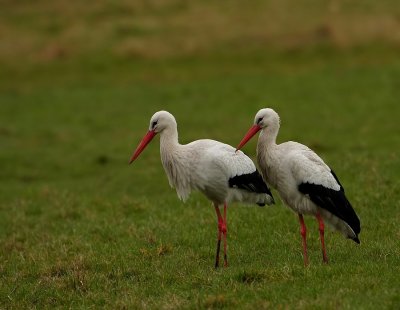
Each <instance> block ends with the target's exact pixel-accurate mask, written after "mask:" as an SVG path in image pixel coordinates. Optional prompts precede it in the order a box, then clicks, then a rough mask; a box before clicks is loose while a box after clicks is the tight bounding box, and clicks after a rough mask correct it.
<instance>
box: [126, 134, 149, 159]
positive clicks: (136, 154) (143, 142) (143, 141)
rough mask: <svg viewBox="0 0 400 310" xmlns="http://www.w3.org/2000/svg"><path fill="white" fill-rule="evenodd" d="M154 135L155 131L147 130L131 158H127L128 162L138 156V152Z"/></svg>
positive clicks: (140, 151)
mask: <svg viewBox="0 0 400 310" xmlns="http://www.w3.org/2000/svg"><path fill="white" fill-rule="evenodd" d="M155 135H156V132H155V131H154V130H149V131H148V132H147V134H146V135H145V136H144V137H143V139H142V141H140V144H139V145H138V147H137V148H136V150H135V153H133V155H132V157H131V159H130V160H129V163H130V164H131V163H132V162H133V161H134V160H135V159H136V158H138V157H139V155H140V153H142V151H143V150H144V149H145V148H146V146H147V144H149V143H150V141H151V140H153V138H154V136H155Z"/></svg>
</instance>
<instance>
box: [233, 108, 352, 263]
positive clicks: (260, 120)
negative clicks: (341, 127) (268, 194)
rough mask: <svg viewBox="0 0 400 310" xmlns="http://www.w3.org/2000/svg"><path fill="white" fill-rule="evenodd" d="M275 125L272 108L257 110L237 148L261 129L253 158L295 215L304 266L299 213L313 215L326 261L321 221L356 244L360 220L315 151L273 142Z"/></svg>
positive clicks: (278, 122) (297, 145) (305, 256)
mask: <svg viewBox="0 0 400 310" xmlns="http://www.w3.org/2000/svg"><path fill="white" fill-rule="evenodd" d="M279 127H280V119H279V115H278V114H277V113H276V112H275V111H274V110H272V109H261V110H260V111H258V112H257V114H256V116H255V119H254V125H253V126H252V127H251V128H250V129H249V131H248V132H247V134H246V135H245V136H244V138H243V140H242V141H241V142H240V144H239V146H238V147H237V149H238V150H239V149H241V148H242V147H243V145H245V144H246V143H247V141H249V140H250V139H251V137H253V136H254V135H255V134H256V133H257V132H258V131H261V132H260V136H259V138H258V144H257V161H258V164H259V167H260V169H261V173H262V175H263V177H264V180H266V181H267V183H268V184H270V185H271V186H272V187H273V188H275V189H276V190H277V191H278V192H279V195H280V196H281V198H282V200H283V201H284V203H285V204H286V205H288V206H289V207H290V208H292V209H293V211H295V212H296V213H298V215H299V221H300V225H301V229H300V233H301V236H302V239H303V253H304V264H305V265H308V256H307V243H306V226H305V224H304V219H303V214H311V215H314V216H315V217H316V218H317V220H318V223H319V232H320V239H321V247H322V257H323V261H324V262H325V263H327V262H328V257H327V255H326V250H325V241H324V221H326V222H327V223H329V224H330V225H331V226H333V228H334V229H336V230H338V231H340V232H342V233H343V235H344V236H345V237H347V238H350V239H352V240H354V241H355V242H357V243H360V240H359V239H358V234H359V233H360V220H359V218H358V216H357V214H356V212H355V211H354V209H353V208H352V206H351V204H350V202H349V201H348V200H347V198H346V196H345V193H344V188H343V187H342V185H341V184H340V182H339V179H338V178H337V176H336V175H335V173H334V172H333V170H331V169H330V168H329V167H328V166H327V165H326V164H325V163H324V161H323V160H322V159H321V158H320V157H319V156H318V155H317V154H315V153H314V152H313V151H312V150H310V149H309V148H308V147H307V146H305V145H302V144H300V143H297V142H292V141H289V142H285V143H281V144H276V137H277V135H278V131H279Z"/></svg>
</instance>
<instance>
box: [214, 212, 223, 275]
mask: <svg viewBox="0 0 400 310" xmlns="http://www.w3.org/2000/svg"><path fill="white" fill-rule="evenodd" d="M214 207H215V212H216V213H217V218H218V240H217V254H216V255H215V268H218V266H219V251H220V248H221V233H222V224H223V222H224V220H223V219H222V216H221V212H220V211H219V206H218V205H216V204H214Z"/></svg>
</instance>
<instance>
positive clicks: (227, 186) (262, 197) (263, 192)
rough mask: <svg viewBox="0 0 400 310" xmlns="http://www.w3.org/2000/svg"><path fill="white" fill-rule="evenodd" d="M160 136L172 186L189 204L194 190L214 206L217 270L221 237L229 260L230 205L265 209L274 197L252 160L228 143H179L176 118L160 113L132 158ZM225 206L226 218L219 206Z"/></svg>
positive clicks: (154, 116) (151, 121) (206, 141)
mask: <svg viewBox="0 0 400 310" xmlns="http://www.w3.org/2000/svg"><path fill="white" fill-rule="evenodd" d="M157 133H160V154H161V162H162V165H163V167H164V170H165V172H166V174H167V177H168V180H169V184H170V185H171V186H172V187H174V188H175V189H176V192H177V194H178V197H179V198H180V199H182V200H183V201H185V200H186V199H187V198H188V197H189V194H190V192H191V191H192V190H198V191H200V192H202V193H203V194H204V195H205V196H206V197H207V198H208V199H209V200H211V201H212V202H213V204H214V207H215V211H216V213H217V217H218V243H217V255H216V262H215V265H216V267H217V266H218V264H219V248H220V243H221V235H223V236H224V260H225V265H227V257H226V230H227V224H226V212H227V205H228V203H230V202H234V201H239V202H245V203H253V204H258V205H260V206H263V205H265V204H272V203H273V202H274V201H273V198H272V194H271V192H270V190H269V188H268V187H267V185H266V184H265V183H264V181H263V179H262V177H261V175H260V174H259V173H258V171H257V170H256V167H255V165H254V163H253V162H252V160H251V159H250V158H249V157H247V156H246V155H245V154H244V153H242V152H235V149H234V148H233V147H232V146H230V145H227V144H224V143H221V142H218V141H214V140H208V139H204V140H197V141H194V142H191V143H189V144H185V145H182V144H180V143H179V142H178V131H177V124H176V121H175V118H174V117H173V115H172V114H170V113H168V112H166V111H159V112H157V113H155V114H154V115H153V117H152V118H151V120H150V127H149V132H148V134H147V135H146V136H145V137H144V138H143V140H142V142H141V143H140V145H139V146H138V148H137V149H136V151H135V153H134V155H133V156H132V158H131V162H132V161H133V160H135V159H136V158H137V157H138V156H139V154H140V153H141V152H142V151H143V149H144V148H145V147H146V145H147V144H148V143H149V142H150V141H151V139H152V138H153V137H154V136H155V135H156V134H157ZM220 205H224V214H223V216H222V215H221V213H220V209H219V206H220Z"/></svg>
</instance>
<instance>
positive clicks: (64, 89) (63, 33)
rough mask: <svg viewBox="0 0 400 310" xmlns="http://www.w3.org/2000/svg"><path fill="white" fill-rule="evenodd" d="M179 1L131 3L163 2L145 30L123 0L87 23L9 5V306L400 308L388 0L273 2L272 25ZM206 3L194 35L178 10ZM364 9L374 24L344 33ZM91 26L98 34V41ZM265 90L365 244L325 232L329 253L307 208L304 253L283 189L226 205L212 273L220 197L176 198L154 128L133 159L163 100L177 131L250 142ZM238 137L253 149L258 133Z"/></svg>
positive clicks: (4, 216) (1, 187)
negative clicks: (329, 178) (252, 202)
mask: <svg viewBox="0 0 400 310" xmlns="http://www.w3.org/2000/svg"><path fill="white" fill-rule="evenodd" d="M172 2H173V1H169V0H168V1H167V0H165V1H164V2H160V3H163V5H160V7H157V5H156V4H153V5H154V6H155V7H151V6H150V7H146V6H144V7H140V6H139V8H134V9H133V11H135V10H138V12H140V13H141V12H145V13H146V12H147V13H146V14H149V15H146V14H144V15H143V16H144V17H143V19H142V20H139V21H140V22H138V25H136V26H137V28H133V30H132V29H131V25H130V24H126V23H124V22H123V21H126V20H129V18H128V16H127V13H126V10H122V9H121V8H119V7H118V6H117V5H116V4H114V5H111V2H110V3H107V4H105V7H106V9H107V10H104V11H102V10H101V9H102V8H101V7H97V6H96V8H97V9H98V12H96V14H95V15H93V16H92V15H90V16H86V17H87V20H88V21H89V22H88V24H90V23H91V22H92V23H93V25H94V27H93V28H91V27H88V28H85V27H83V26H82V25H81V24H80V23H79V22H77V21H76V20H75V18H76V15H75V13H74V11H73V10H69V9H67V8H69V7H68V6H67V7H62V6H61V7H60V8H58V9H59V11H57V10H56V11H55V12H58V14H62V15H57V14H54V11H52V10H49V11H46V10H44V8H47V7H49V8H52V5H55V4H53V2H50V1H46V0H43V1H41V2H40V3H41V5H42V6H43V7H42V9H43V11H41V12H44V13H43V15H40V14H39V13H38V12H37V11H36V12H34V11H32V10H34V9H35V6H34V5H30V4H29V3H25V4H21V5H20V7H18V9H13V10H11V9H9V8H10V6H6V7H5V8H8V10H7V9H4V10H2V13H0V17H3V18H4V19H3V23H2V24H1V25H0V26H2V27H0V30H1V31H2V33H3V34H6V35H7V34H9V35H10V36H9V37H8V39H4V41H2V42H3V43H2V44H0V56H1V57H0V69H1V71H2V73H1V74H0V309H3V308H4V309H8V308H9V309H22V308H37V309H43V308H55V307H59V308H73V309H76V308H82V309H86V308H108V309H139V308H140V309H141V308H149V309H177V308H178V309H180V308H183V309H187V308H189V309H193V308H198V309H205V308H227V309H235V308H237V309H239V308H243V309H268V308H269V309H276V308H278V309H280V308H284V309H286V308H289V309H291V308H296V309H297V308H299V309H309V308H317V309H399V308H400V280H399V274H400V246H399V244H400V242H399V241H400V228H399V223H400V181H399V175H400V156H399V151H400V125H399V118H400V104H399V98H400V59H399V57H398V56H399V53H400V50H399V48H398V45H396V42H397V41H396V40H397V39H396V38H397V37H396V32H395V31H392V32H390V31H387V30H388V29H392V28H391V25H393V24H391V23H392V22H393V20H392V19H390V18H389V19H384V18H383V17H384V16H386V15H385V14H389V15H390V13H391V12H392V11H391V9H390V8H391V3H392V1H382V2H379V4H376V6H377V7H376V9H377V12H378V13H379V14H377V15H376V16H377V17H376V16H375V15H374V14H370V13H371V12H370V11H371V10H372V9H373V5H372V3H373V2H372V1H367V2H365V3H367V4H365V8H364V9H365V12H366V13H365V14H366V15H365V16H367V17H368V18H367V17H365V16H363V15H362V14H360V15H357V14H355V13H354V12H356V13H357V10H356V9H355V8H354V7H351V6H350V7H349V8H350V10H349V11H346V10H342V11H340V10H339V13H335V14H339V15H340V14H343V16H344V17H343V16H342V17H343V18H342V19H341V18H338V19H337V20H338V21H339V22H338V23H337V24H335V23H333V26H331V25H329V27H325V26H326V25H325V26H324V25H322V26H323V27H322V28H321V27H320V24H319V19H316V22H314V21H315V20H314V19H312V18H308V17H310V16H309V15H308V14H311V15H313V14H314V17H315V16H319V15H318V14H319V13H320V11H319V8H320V7H319V6H316V7H314V10H315V12H314V11H313V10H311V11H310V10H307V9H306V7H302V9H303V10H302V11H301V12H300V13H298V14H299V15H296V16H297V18H294V19H293V20H292V19H290V22H289V20H288V21H287V22H286V23H285V22H284V21H285V19H284V18H283V17H282V16H281V15H279V14H284V10H281V9H279V8H280V6H279V5H277V4H276V3H278V2H276V1H271V2H269V4H268V5H270V6H271V8H270V9H271V10H270V11H268V10H265V12H267V13H268V14H272V15H273V16H272V17H274V18H275V20H274V22H275V23H276V25H280V26H282V29H280V28H279V27H276V28H274V27H270V28H268V29H269V30H268V31H269V32H268V33H267V35H266V37H263V36H262V33H261V32H260V31H259V29H261V28H259V27H257V25H258V24H260V25H262V23H263V21H264V20H265V16H264V15H263V12H264V11H263V10H261V7H262V5H263V4H262V2H261V1H257V3H258V5H259V6H261V7H259V9H257V6H256V7H255V8H253V9H250V8H248V7H246V9H245V10H244V11H243V15H240V13H241V10H240V4H239V3H236V2H235V3H236V4H235V5H234V6H233V8H232V10H227V11H226V15H223V14H225V13H221V12H225V10H224V8H225V7H224V5H221V7H219V5H218V7H217V12H218V14H217V13H216V14H214V15H213V14H211V13H210V12H213V11H212V10H210V8H209V7H208V6H213V4H211V2H205V3H207V4H206V7H201V6H200V8H198V7H197V6H196V5H194V4H184V3H183V2H182V3H183V4H182V3H181V2H179V1H176V3H175V2H173V4H172V6H169V5H166V4H171V3H172ZM303 2H304V1H303ZM331 2H332V3H333V5H334V4H335V3H336V2H335V1H331ZM71 3H74V5H77V3H78V2H76V3H75V2H74V1H72V2H71ZM99 3H100V2H99ZM101 3H103V2H101ZM104 3H105V2H104ZM121 3H122V2H121ZM123 3H125V4H127V3H128V2H123ZM138 3H143V1H138ZM188 3H189V2H188ZM284 3H286V2H284ZM338 3H339V2H338ZM345 3H347V2H345ZM368 3H369V4H368ZM393 3H395V2H393ZM175 4H176V6H175ZM71 5H72V4H71ZM181 5H183V6H181ZM185 5H187V6H188V7H186V6H185ZM285 5H286V6H289V7H290V4H289V2H288V3H286V4H285ZM192 6H193V7H192ZM299 6H300V5H299ZM343 6H344V7H345V5H343ZM78 8H79V5H78ZM85 8H86V7H85ZM335 10H336V9H335ZM335 10H333V11H334V12H337V11H335ZM397 10H398V9H397ZM153 11H154V12H155V13H154V12H153ZM256 11H257V12H259V14H257V12H256ZM77 12H79V14H78V15H77V16H78V17H79V16H80V15H84V14H86V13H87V12H86V11H85V10H84V8H82V10H78V11H77ZM85 12H86V13H85ZM106 12H111V13H109V14H108V13H107V14H106ZM135 12H136V11H135ZM149 12H150V13H149ZM187 12H189V13H190V14H189V13H187ZM205 12H208V13H210V19H209V20H205V19H204V20H200V21H199V25H200V26H198V27H197V26H196V25H197V24H196V23H192V24H191V25H192V27H193V28H191V29H190V31H194V33H195V34H196V35H197V36H200V39H198V38H197V39H196V40H197V41H196V40H195V39H193V41H191V40H192V37H191V36H190V34H191V32H190V31H188V32H183V31H182V29H181V28H180V27H182V25H181V24H186V23H188V22H189V21H191V20H194V17H197V18H198V16H202V14H204V13H205ZM271 12H272V13H271ZM363 12H364V11H363ZM45 13H46V14H45ZM350 13H351V14H350ZM367 13H368V14H367ZM395 13H396V11H395V9H393V14H395ZM102 14H103V15H102ZM175 14H176V16H175ZM221 14H222V15H221ZM302 14H303V15H302ZM304 14H305V15H304ZM352 14H354V16H355V17H354V16H352ZM39 15H40V16H41V17H42V18H43V19H40V18H37V17H38V16H39ZM333 15H334V14H333ZM339 15H338V16H339ZM52 16H62V17H63V18H65V19H66V21H67V22H65V21H64V20H63V19H61V22H59V21H58V19H56V18H55V17H52ZM110 16H111V17H112V18H111V21H112V22H114V23H111V22H110V23H107V22H104V23H100V22H98V21H99V20H103V19H106V21H109V20H108V19H107V18H109V17H110ZM149 16H150V17H154V16H156V17H157V18H154V20H152V19H151V18H150V19H148V17H149ZM221 16H222V17H224V16H225V17H226V19H225V18H221ZM237 16H242V18H243V20H241V19H236V17H237ZM243 16H244V17H243ZM253 16H256V17H255V18H254V19H253ZM335 16H336V15H334V16H333V17H332V16H331V17H332V18H334V17H335ZM340 16H341V15H340ZM390 16H391V15H390ZM353 17H354V18H353ZM375 17H376V18H375ZM21 18H22V19H21ZM119 18H125V19H124V20H120V19H119ZM357 18H358V19H357ZM321 19H323V18H321ZM159 20H161V22H159V23H154V21H159ZM299 20H306V21H307V22H306V23H305V24H301V25H302V27H300V28H299V29H298V31H299V33H297V32H296V31H297V27H296V22H299ZM334 20H335V19H334ZM21 21H22V22H21ZM63 21H64V22H65V23H64V22H63ZM221 21H223V22H221ZM361 21H363V22H365V23H366V25H369V26H370V27H369V28H368V27H366V28H365V29H364V28H362V30H363V31H364V30H365V33H364V32H363V31H359V28H357V27H353V28H352V29H353V30H354V29H355V30H354V31H353V32H351V31H349V32H346V30H345V29H347V28H346V27H349V28H351V27H350V26H349V25H348V24H346V23H350V25H353V24H352V23H353V22H354V24H355V25H359V23H360V25H361V24H362V23H361ZM20 22H21V23H20ZM152 22H153V23H152ZM163 22H165V25H166V26H165V29H164V28H163ZM237 22H239V25H240V24H242V25H246V27H245V26H243V27H239V26H238V24H237ZM279 22H280V24H279ZM75 23H76V24H75ZM180 23H181V24H180ZM275 23H272V24H273V25H275ZM393 23H394V22H393ZM70 24H72V25H75V27H71V29H69V28H68V27H66V26H65V25H70ZM299 24H300V23H299ZM10 25H13V26H12V27H11V26H10ZM100 25H102V26H103V27H104V28H101V27H100ZM110 25H116V26H115V27H116V34H114V35H113V34H112V33H113V32H112V31H111V30H110V29H111V26H110ZM232 25H236V26H235V27H236V28H235V27H233V28H231V27H230V26H232ZM396 25H397V24H396ZM8 26H9V27H8ZM64 26H65V29H64V28H63V27H64ZM80 26H82V27H81V28H80ZM97 26H99V27H100V28H96V27H97ZM217 26H220V27H222V28H223V27H226V29H225V30H226V32H224V29H220V28H218V29H220V30H219V31H215V32H213V31H212V30H213V29H214V28H213V27H217ZM345 26H346V27H345ZM353 26H354V25H353ZM7 27H8V28H7ZM196 27H197V28H196ZM202 27H205V30H204V29H203V28H202ZM284 27H286V28H284ZM386 27H388V28H386ZM67 28H68V29H67ZM82 29H86V31H87V32H88V33H90V34H92V32H91V31H89V30H90V29H98V30H99V31H97V32H96V31H93V37H92V36H89V37H90V38H91V39H92V40H86V39H87V38H88V37H86V35H87V34H84V35H82V37H81V36H80V33H79V30H82ZM285 29H286V30H285ZM357 29H358V30H357ZM114 30H115V29H114ZM128 30H129V31H128ZM281 30H282V31H281ZM284 30H285V31H286V32H285V31H284ZM356 30H357V31H356ZM367 30H369V31H370V33H368V31H367ZM372 30H374V31H372ZM132 31H133V32H132ZM164 31H165V32H164ZM240 31H242V32H240ZM280 31H281V33H280ZM308 31H310V32H311V33H312V35H311V36H308V34H309V33H308ZM238 33H239V34H238ZM282 33H283V37H284V38H285V40H280V39H279V38H280V35H282ZM208 34H209V37H208ZM305 34H307V35H305ZM361 34H362V35H361ZM383 34H385V35H387V36H386V37H385V36H384V35H383ZM58 35H59V37H57V36H58ZM103 35H104V37H105V38H106V39H105V40H104V41H102V40H101V38H102V36H103ZM235 35H237V36H238V37H235ZM364 35H365V36H364ZM368 35H371V37H370V38H368V40H367V39H366V37H368ZM115 36H116V37H115ZM119 36H120V37H119ZM130 36H132V37H135V36H136V37H138V38H139V40H138V41H135V40H133V41H130V40H129V37H130ZM375 36H376V37H377V38H378V39H376V37H375ZM10 37H12V38H14V37H15V38H20V39H21V41H20V43H21V44H20V45H15V46H13V44H12V43H10V42H14V41H12V40H9V38H10ZM121 37H123V39H126V41H124V40H122V39H121ZM164 37H165V38H166V40H164ZM298 37H300V39H299V41H302V40H304V41H305V42H306V43H305V44H304V45H303V43H302V44H300V45H297V43H298V42H297V38H298ZM55 38H58V39H59V41H57V40H56V39H55ZM85 38H86V39H85ZM182 38H183V39H182ZM310 38H311V39H310ZM181 39H182V41H181ZM186 39H188V41H185V40H186ZM208 39H209V40H208ZM69 40H72V41H69ZM75 40H76V41H75ZM113 40H114V41H113ZM224 40H225V41H224ZM268 40H271V41H268ZM293 40H294V41H296V42H295V43H293V42H292V41H293ZM308 40H316V42H309V41H308ZM335 40H336V41H335ZM380 40H382V41H380ZM47 41H48V42H47ZM119 41H121V42H122V43H121V44H119V43H118V42H119ZM254 41H256V42H257V43H256V44H253V43H254ZM281 41H283V43H282V45H280V43H281ZM288 41H290V42H289V43H288ZM43 42H47V43H49V42H50V43H49V44H48V45H46V44H44V46H45V48H44V49H43V50H42V49H41V48H39V47H38V46H40V44H41V43H43ZM99 42H100V43H99ZM116 42H117V43H118V44H116ZM170 42H171V45H170V44H169V43H170ZM209 42H212V44H211V43H209ZM221 42H222V43H221ZM277 42H278V43H277ZM302 42H303V41H302ZM351 42H353V43H354V42H355V43H354V45H353V44H352V43H351ZM393 42H394V43H393ZM287 43H288V45H286V44H287ZM96 44H98V45H96ZM108 44H110V46H114V47H115V49H112V48H111V49H110V50H107V49H105V48H104V46H108ZM112 44H114V45H112ZM180 44H182V45H180ZM196 44H198V45H196ZM269 44H271V46H272V47H271V48H269ZM81 46H82V54H80V51H81V50H80V47H81ZM96 46H100V47H101V48H100V49H99V51H98V52H97V50H96V48H95V47H96ZM161 47H164V48H165V50H163V49H162V48H161ZM183 47H186V48H187V49H184V48H183ZM24 48H25V49H24ZM181 48H182V49H181ZM30 50H32V51H34V52H33V53H32V55H31V54H30V53H29V51H30ZM27 51H28V52H27ZM35 53H36V54H35ZM263 107H272V108H274V109H275V110H276V111H277V112H278V113H279V114H280V116H281V121H282V122H281V131H280V134H279V136H278V142H283V141H287V140H295V141H298V142H301V143H304V144H306V145H308V146H310V147H311V148H312V149H313V150H315V151H316V152H317V153H318V154H319V155H320V156H321V157H322V158H323V159H324V160H325V161H326V162H327V163H328V164H329V165H330V166H331V167H332V168H333V169H334V170H335V172H336V174H337V175H338V176H339V178H340V180H341V183H342V184H343V186H344V187H345V190H346V194H347V196H348V198H349V200H350V201H351V202H352V205H353V206H354V208H355V210H356V212H357V214H358V215H359V217H360V219H361V234H360V236H359V237H360V240H361V244H360V245H357V244H355V243H354V242H352V241H351V240H346V239H344V238H343V237H342V236H341V235H339V234H338V233H334V232H332V231H327V232H326V243H327V252H328V257H329V259H330V262H329V264H328V265H325V264H323V263H322V256H321V250H320V243H319V233H318V227H317V222H316V220H315V219H314V218H311V217H307V218H306V224H307V226H308V232H309V233H308V245H309V258H310V265H309V266H308V267H307V268H305V267H304V266H303V258H302V248H301V236H300V233H299V228H300V227H299V223H298V219H297V216H296V214H294V213H293V212H292V211H291V210H289V209H288V208H286V207H285V206H283V204H282V202H281V201H280V199H279V196H278V194H277V192H275V191H273V194H274V196H275V199H276V205H275V206H272V207H264V208H260V207H257V206H245V205H241V204H232V205H231V206H230V207H229V210H228V259H229V263H230V265H229V267H228V268H220V269H217V270H216V269H215V268H214V257H215V256H214V255H215V246H216V237H217V221H216V216H215V212H214V209H213V207H212V205H211V203H210V202H209V201H207V200H206V199H205V198H204V197H203V196H202V195H201V194H199V193H192V195H191V197H190V199H189V200H188V201H187V202H186V203H183V202H181V201H179V200H178V198H177V196H176V193H175V190H174V189H171V188H170V187H169V185H168V181H167V177H166V176H165V174H164V171H163V168H162V166H161V162H160V156H159V139H158V137H157V138H156V139H154V141H153V142H152V143H151V144H150V145H149V146H148V148H147V149H146V150H145V151H144V152H143V153H142V155H141V156H140V158H139V159H138V160H137V161H135V162H134V163H133V164H132V165H128V161H129V158H130V156H131V155H132V152H133V150H134V149H135V147H136V146H137V144H138V143H139V141H140V139H141V138H142V136H143V135H144V134H145V133H146V132H147V130H148V126H149V120H150V117H151V116H152V115H153V113H154V112H156V111H158V110H161V109H164V110H168V111H169V112H171V113H173V114H174V115H175V117H176V119H177V122H178V130H179V137H180V142H181V143H188V142H190V141H192V140H196V139H201V138H211V139H216V140H220V141H222V142H226V143H229V144H232V145H234V146H236V145H237V144H238V143H239V141H240V140H241V138H242V137H243V135H244V134H245V132H246V131H247V130H248V128H249V127H250V126H251V125H252V123H253V118H254V115H255V113H256V112H257V111H258V110H259V109H260V108H263ZM243 150H244V151H245V152H246V153H247V154H248V155H249V156H250V157H252V158H253V159H255V152H256V141H255V139H254V140H252V141H251V142H249V143H248V144H247V145H246V147H245V148H244V149H243Z"/></svg>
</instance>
